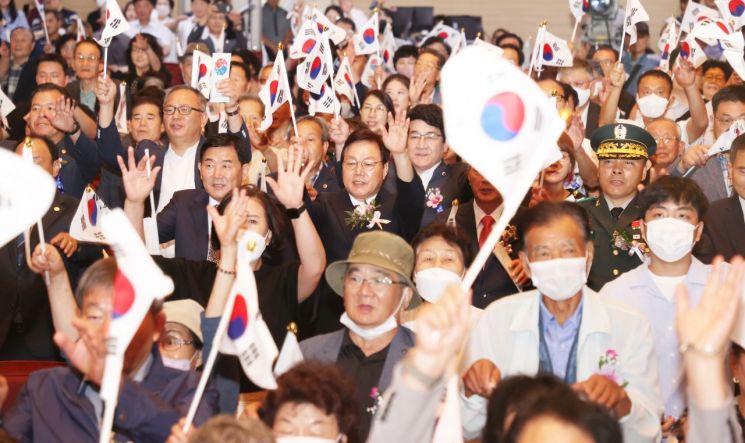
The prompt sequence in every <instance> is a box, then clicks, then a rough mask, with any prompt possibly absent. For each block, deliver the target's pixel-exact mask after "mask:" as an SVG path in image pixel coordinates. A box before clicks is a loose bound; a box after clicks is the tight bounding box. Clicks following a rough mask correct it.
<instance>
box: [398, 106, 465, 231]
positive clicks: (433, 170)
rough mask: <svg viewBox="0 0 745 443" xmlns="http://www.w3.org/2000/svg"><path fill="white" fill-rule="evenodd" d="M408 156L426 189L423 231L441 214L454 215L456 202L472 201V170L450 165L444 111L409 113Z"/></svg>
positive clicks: (428, 108) (428, 109) (417, 108)
mask: <svg viewBox="0 0 745 443" xmlns="http://www.w3.org/2000/svg"><path fill="white" fill-rule="evenodd" d="M409 121H410V123H409V138H408V142H407V152H408V154H409V159H410V160H411V164H412V165H413V166H414V170H415V171H416V174H417V175H418V176H419V179H420V180H421V181H422V187H423V188H424V194H425V198H424V214H423V215H422V222H421V223H420V225H419V227H420V228H424V227H425V226H427V225H428V224H430V223H432V222H433V221H434V220H435V217H437V215H438V214H442V213H448V212H450V207H451V206H452V205H453V202H454V201H457V202H460V203H465V202H467V201H469V200H471V198H473V194H472V193H471V188H470V187H469V186H468V178H467V174H468V166H467V165H466V164H465V163H462V162H456V163H453V164H450V165H448V164H446V163H445V162H444V161H443V157H444V156H445V152H446V150H447V149H448V147H447V142H446V141H445V125H444V123H443V119H442V108H440V107H439V106H437V105H418V106H415V107H414V108H412V109H411V110H410V111H409Z"/></svg>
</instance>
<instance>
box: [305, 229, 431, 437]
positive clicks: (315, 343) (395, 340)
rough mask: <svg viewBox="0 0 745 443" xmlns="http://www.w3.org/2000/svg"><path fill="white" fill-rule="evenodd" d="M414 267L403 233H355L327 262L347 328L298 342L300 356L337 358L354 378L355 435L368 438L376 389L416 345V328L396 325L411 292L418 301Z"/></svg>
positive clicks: (385, 385) (387, 382)
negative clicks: (342, 254) (344, 253)
mask: <svg viewBox="0 0 745 443" xmlns="http://www.w3.org/2000/svg"><path fill="white" fill-rule="evenodd" d="M413 267H414V251H413V250H412V249H411V246H410V245H409V244H408V243H407V242H406V241H404V240H403V239H402V238H401V237H399V236H396V235H394V234H391V233H388V232H382V231H379V230H376V231H372V232H366V233H363V234H360V235H359V236H357V238H355V240H354V246H353V247H352V249H351V251H350V252H349V256H348V257H347V258H345V259H343V260H339V261H336V262H334V263H331V264H330V265H329V266H328V268H326V282H327V283H328V285H329V286H330V287H331V289H332V290H333V291H334V292H335V294H336V295H335V296H336V297H337V298H338V297H339V296H341V297H342V299H343V303H344V314H343V315H342V319H341V322H342V324H343V325H344V326H345V328H343V329H341V330H338V331H336V332H332V333H329V334H324V335H319V336H316V337H313V338H310V339H308V340H304V341H302V342H301V343H300V349H301V350H302V352H303V357H304V358H306V359H312V360H319V361H322V362H329V363H336V364H337V365H338V366H339V367H340V368H341V369H342V370H343V371H344V372H346V374H347V375H348V376H349V377H350V378H351V379H352V380H353V381H354V382H355V385H356V388H357V399H358V409H359V417H360V426H359V427H360V435H359V438H357V439H355V440H357V441H365V440H366V439H367V434H368V432H369V430H370V424H371V422H372V417H373V415H374V414H375V412H374V411H375V410H376V409H377V406H378V403H379V395H380V394H379V393H382V392H384V391H385V390H386V388H388V386H389V385H390V384H391V380H392V378H393V368H394V366H395V365H396V363H397V362H399V361H400V360H402V359H403V357H404V355H405V354H406V351H408V350H409V349H410V348H412V347H413V346H414V333H413V332H411V331H410V330H409V329H407V328H405V327H403V326H400V315H401V311H402V310H404V309H407V308H408V307H409V306H411V305H410V303H411V302H412V299H413V298H414V297H417V300H415V302H416V303H415V304H418V303H419V302H421V300H419V299H418V296H416V295H415V291H414V284H413V283H412V281H411V279H410V278H409V276H410V275H411V271H412V269H413ZM370 408H373V409H372V411H373V412H372V413H370V410H371V409H370Z"/></svg>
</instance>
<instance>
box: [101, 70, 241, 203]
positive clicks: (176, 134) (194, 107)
mask: <svg viewBox="0 0 745 443" xmlns="http://www.w3.org/2000/svg"><path fill="white" fill-rule="evenodd" d="M223 82H227V84H228V87H227V88H226V89H221V92H223V93H225V94H226V95H228V96H229V97H230V102H229V103H227V105H226V114H227V115H228V132H229V133H230V134H233V135H236V136H237V137H238V139H239V143H238V146H236V148H237V151H238V159H239V161H240V163H241V164H245V163H248V162H250V161H251V148H250V145H249V142H248V131H247V130H246V126H245V124H244V122H243V118H242V117H241V115H240V113H239V109H238V105H237V101H236V100H237V99H238V94H237V92H236V91H234V88H232V87H231V86H230V85H232V83H231V82H230V80H224V81H223ZM221 87H222V85H221ZM117 89H118V88H117V87H116V85H115V84H114V82H113V81H112V80H111V78H109V77H107V78H105V79H104V78H103V76H99V79H98V85H97V88H96V95H97V97H98V100H99V102H100V103H101V111H100V112H99V114H98V125H99V136H98V140H97V142H98V148H99V152H100V155H101V159H102V160H103V161H104V162H105V163H106V164H108V165H109V166H111V167H112V168H118V167H119V165H118V163H117V160H116V157H117V156H121V157H122V158H127V152H126V148H125V147H124V146H122V143H121V141H120V138H119V133H118V132H117V130H116V124H115V123H114V121H113V120H114V109H115V108H114V106H113V105H114V97H115V94H116V90H117ZM206 109H207V100H206V99H205V98H204V96H203V95H202V94H201V93H199V91H197V90H195V89H193V88H191V87H189V86H185V85H180V86H175V87H173V88H171V89H169V90H168V92H167V94H166V98H165V101H164V104H163V125H164V127H165V132H166V136H167V139H168V141H167V143H166V145H165V146H163V148H162V149H158V150H156V152H150V155H155V157H156V159H155V163H153V165H152V166H153V167H155V166H162V170H161V173H160V174H158V180H157V182H156V184H155V189H154V194H155V195H154V196H155V205H156V208H157V209H156V213H158V212H160V211H162V210H163V208H165V206H166V205H167V204H168V202H169V201H171V198H172V197H173V194H174V193H176V192H177V191H181V190H183V189H205V186H204V183H203V182H202V179H201V177H200V174H199V159H200V158H202V154H201V151H202V147H203V145H204V141H205V139H204V137H203V136H202V133H203V129H204V126H205V125H206V124H207V121H208V118H207V113H206ZM153 141H155V142H157V140H153ZM143 154H144V152H143V150H142V149H137V150H136V152H135V155H136V157H137V158H138V159H139V158H140V157H141V156H142V155H143ZM147 211H149V206H148V205H146V212H147Z"/></svg>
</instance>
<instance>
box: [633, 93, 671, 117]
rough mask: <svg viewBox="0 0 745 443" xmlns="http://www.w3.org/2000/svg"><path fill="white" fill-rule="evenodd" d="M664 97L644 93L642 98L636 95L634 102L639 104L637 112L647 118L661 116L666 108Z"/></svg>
mask: <svg viewBox="0 0 745 443" xmlns="http://www.w3.org/2000/svg"><path fill="white" fill-rule="evenodd" d="M667 102H668V100H667V99H666V98H662V97H660V96H659V95H657V94H649V95H645V96H644V97H642V98H639V96H638V95H637V96H636V104H637V105H639V112H641V113H642V115H643V116H645V117H647V118H657V117H661V116H662V114H664V113H665V109H667Z"/></svg>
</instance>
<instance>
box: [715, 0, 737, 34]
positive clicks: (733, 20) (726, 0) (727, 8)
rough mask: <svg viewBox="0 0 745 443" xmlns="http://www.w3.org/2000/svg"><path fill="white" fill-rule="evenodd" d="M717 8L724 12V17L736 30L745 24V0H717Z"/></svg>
mask: <svg viewBox="0 0 745 443" xmlns="http://www.w3.org/2000/svg"><path fill="white" fill-rule="evenodd" d="M714 3H715V4H716V5H717V9H719V12H721V13H722V18H723V19H724V20H725V21H726V22H727V23H729V25H730V26H731V27H732V29H734V30H735V31H739V30H740V28H742V27H743V26H744V25H745V1H744V0H715V2H714Z"/></svg>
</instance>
